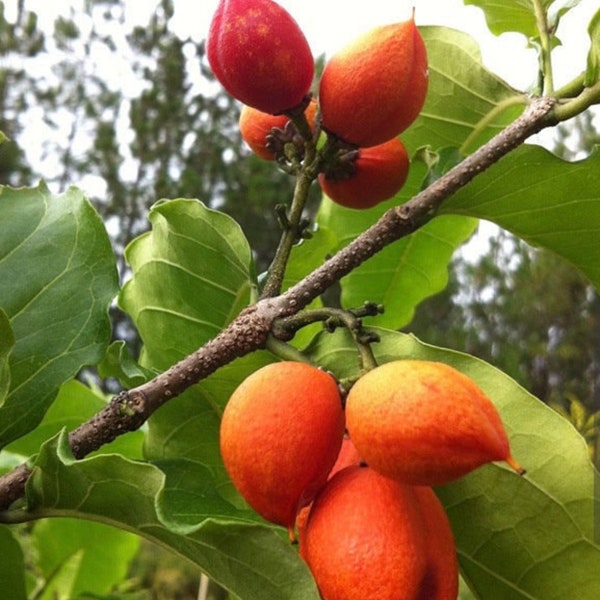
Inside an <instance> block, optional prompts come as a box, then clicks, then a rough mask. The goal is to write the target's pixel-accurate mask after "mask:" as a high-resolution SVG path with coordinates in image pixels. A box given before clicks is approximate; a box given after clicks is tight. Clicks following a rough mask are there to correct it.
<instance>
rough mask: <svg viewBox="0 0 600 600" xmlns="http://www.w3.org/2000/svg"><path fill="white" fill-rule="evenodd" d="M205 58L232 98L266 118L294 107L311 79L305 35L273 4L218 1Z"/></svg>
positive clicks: (267, 1) (249, 0)
mask: <svg viewBox="0 0 600 600" xmlns="http://www.w3.org/2000/svg"><path fill="white" fill-rule="evenodd" d="M206 55H207V57H208V62H209V64H210V67H211V69H212V70H213V73H214V74H215V76H216V77H217V79H218V80H219V81H220V82H221V84H222V85H223V87H224V88H225V89H226V90H227V91H228V92H229V93H230V94H231V95H232V96H233V97H234V98H237V99H238V100H240V101H241V102H243V103H244V104H247V105H248V106H252V107H254V108H256V109H258V110H261V111H263V112H266V113H270V114H278V113H281V112H283V111H284V110H288V109H291V108H295V107H296V106H298V105H299V104H300V103H301V102H302V100H303V99H304V97H305V96H306V95H307V93H308V92H309V90H310V86H311V84H312V80H313V76H314V69H315V66H314V60H313V56H312V52H311V50H310V47H309V45H308V42H307V41H306V38H305V37H304V34H303V33H302V31H301V29H300V27H299V26H298V24H297V23H296V21H295V20H294V19H293V18H292V16H291V15H290V14H289V13H288V12H287V11H286V10H284V9H283V8H282V7H281V6H279V5H278V4H276V3H275V2H272V0H221V2H220V3H219V6H218V7H217V11H216V12H215V14H214V16H213V19H212V22H211V25H210V29H209V32H208V37H207V41H206Z"/></svg>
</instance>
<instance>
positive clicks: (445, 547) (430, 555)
mask: <svg viewBox="0 0 600 600" xmlns="http://www.w3.org/2000/svg"><path fill="white" fill-rule="evenodd" d="M414 490H415V494H416V495H417V502H418V504H419V506H420V509H421V517H422V519H423V527H424V530H425V533H424V537H425V546H426V548H425V553H426V556H427V568H426V571H425V576H424V577H423V581H422V582H421V587H420V591H419V596H418V600H456V598H457V597H458V560H457V556H456V544H455V542H454V535H453V533H452V528H451V526H450V522H449V521H448V517H447V515H446V511H445V510H444V507H443V506H442V503H441V502H440V501H439V499H438V497H437V496H436V495H435V493H434V491H433V490H432V489H431V488H430V487H421V486H415V487H414Z"/></svg>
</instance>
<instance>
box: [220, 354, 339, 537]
mask: <svg viewBox="0 0 600 600" xmlns="http://www.w3.org/2000/svg"><path fill="white" fill-rule="evenodd" d="M343 437H344V412H343V408H342V401H341V398H340V393H339V389H338V386H337V383H336V381H335V380H334V379H333V377H331V375H329V374H327V373H325V372H324V371H321V370H320V369H317V368H316V367H313V366H311V365H308V364H306V363H300V362H293V361H284V362H279V363H273V364H270V365H267V366H265V367H262V368H261V369H259V370H258V371H255V372H254V373H252V375H250V376H249V377H247V378H246V379H245V380H244V381H243V382H242V383H241V384H240V385H239V386H238V387H237V388H236V390H235V391H234V392H233V394H232V395H231V397H230V399H229V402H228V403H227V405H226V407H225V410H224V412H223V417H222V420H221V428H220V446H221V456H222V458H223V463H224V465H225V468H226V469H227V472H228V473H229V476H230V477H231V480H232V481H233V483H234V485H235V487H236V488H237V490H238V491H239V492H240V494H241V495H242V496H243V497H244V498H245V499H246V501H247V502H248V504H249V505H250V506H251V507H252V508H254V510H255V511H256V512H257V513H259V514H260V515H262V516H263V517H264V518H265V519H267V520H269V521H272V522H274V523H277V524H279V525H283V526H285V527H287V528H288V530H289V532H290V537H292V538H293V529H294V524H295V520H296V515H297V513H298V510H299V509H300V508H302V506H304V505H306V504H308V503H310V502H311V501H312V500H313V498H314V496H315V494H316V493H317V492H318V491H319V489H320V488H321V487H322V485H323V484H324V483H325V481H326V480H327V475H328V473H329V471H330V470H331V467H332V466H333V464H334V463H335V460H336V458H337V456H338V453H339V450H340V446H341V444H342V439H343Z"/></svg>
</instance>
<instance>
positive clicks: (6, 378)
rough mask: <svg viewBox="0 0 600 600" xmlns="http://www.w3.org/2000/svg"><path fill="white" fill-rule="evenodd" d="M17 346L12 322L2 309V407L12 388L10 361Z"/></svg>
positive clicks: (0, 345) (0, 391) (0, 323)
mask: <svg viewBox="0 0 600 600" xmlns="http://www.w3.org/2000/svg"><path fill="white" fill-rule="evenodd" d="M14 345H15V336H14V334H13V330H12V327H11V326H10V321H9V320H8V316H7V314H6V313H5V312H4V311H3V310H2V309H1V308H0V406H1V405H2V403H3V402H4V399H5V398H6V395H7V394H8V390H9V388H10V365H9V362H8V359H9V357H10V353H11V351H12V349H13V347H14Z"/></svg>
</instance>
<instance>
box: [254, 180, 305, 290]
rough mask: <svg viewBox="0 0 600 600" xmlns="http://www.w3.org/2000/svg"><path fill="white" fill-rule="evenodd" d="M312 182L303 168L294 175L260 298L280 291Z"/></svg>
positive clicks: (299, 235)
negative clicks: (288, 205)
mask: <svg viewBox="0 0 600 600" xmlns="http://www.w3.org/2000/svg"><path fill="white" fill-rule="evenodd" d="M312 182H313V178H312V177H310V176H308V175H307V174H306V172H305V170H304V169H302V170H301V171H300V173H298V175H297V176H296V186H295V188H294V197H293V199H292V206H291V208H290V212H289V215H288V222H287V223H286V225H285V228H284V230H283V234H282V235H281V238H280V240H279V245H278V246H277V250H276V251H275V256H274V257H273V261H272V262H271V266H270V267H269V274H268V276H267V281H266V283H265V286H264V287H263V290H262V293H261V295H260V297H261V299H262V298H272V297H274V296H277V295H278V294H279V293H280V292H281V284H282V282H283V277H284V275H285V268H286V266H287V262H288V259H289V257H290V254H291V252H292V248H293V247H294V244H296V243H297V242H298V239H299V238H300V237H301V233H302V232H301V231H300V222H301V220H302V213H303V212H304V206H305V205H306V200H307V198H308V192H309V190H310V184H311V183H312Z"/></svg>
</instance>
